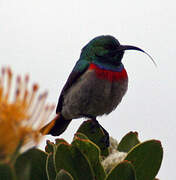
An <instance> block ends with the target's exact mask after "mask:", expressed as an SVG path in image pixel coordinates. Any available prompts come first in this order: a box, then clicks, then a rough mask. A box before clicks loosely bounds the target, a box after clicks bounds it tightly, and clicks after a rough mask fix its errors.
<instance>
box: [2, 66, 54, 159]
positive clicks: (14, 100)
mask: <svg viewBox="0 0 176 180" xmlns="http://www.w3.org/2000/svg"><path fill="white" fill-rule="evenodd" d="M12 77H13V75H12V72H11V70H10V68H2V71H1V75H0V159H4V158H7V157H9V156H10V155H12V154H13V153H14V152H15V151H16V149H17V148H18V147H19V145H20V147H21V146H23V147H24V145H26V144H28V143H31V142H32V143H34V144H38V143H39V140H40V139H41V137H42V135H41V134H40V129H41V127H43V126H44V124H45V123H46V121H47V120H48V118H49V116H50V114H51V113H52V111H53V109H54V106H53V105H47V104H46V103H45V101H46V98H47V92H44V93H43V94H39V95H38V96H37V91H38V85H37V84H33V86H32V88H31V90H29V89H28V82H29V76H25V78H24V79H22V78H21V77H20V76H18V77H17V78H16V87H15V88H13V87H12V85H13V81H12ZM12 91H13V92H14V93H13V92H12ZM51 127H52V125H51ZM51 127H49V129H46V132H45V133H47V131H49V130H50V128H51Z"/></svg>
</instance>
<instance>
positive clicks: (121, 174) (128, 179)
mask: <svg viewBox="0 0 176 180" xmlns="http://www.w3.org/2000/svg"><path fill="white" fill-rule="evenodd" d="M106 180H135V171H134V167H133V165H132V164H131V163H130V162H128V161H123V162H121V163H119V164H118V165H117V166H116V167H115V168H113V169H112V170H111V172H110V173H109V174H108V176H107V179H106Z"/></svg>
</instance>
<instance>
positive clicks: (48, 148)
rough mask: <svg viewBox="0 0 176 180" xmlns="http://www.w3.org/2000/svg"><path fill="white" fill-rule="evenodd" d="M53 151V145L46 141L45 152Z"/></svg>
mask: <svg viewBox="0 0 176 180" xmlns="http://www.w3.org/2000/svg"><path fill="white" fill-rule="evenodd" d="M54 150H55V144H54V143H53V142H51V141H49V140H47V141H46V147H45V151H46V152H47V153H53V152H54Z"/></svg>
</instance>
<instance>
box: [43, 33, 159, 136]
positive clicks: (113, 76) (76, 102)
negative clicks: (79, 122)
mask: <svg viewBox="0 0 176 180" xmlns="http://www.w3.org/2000/svg"><path fill="white" fill-rule="evenodd" d="M126 50H137V51H141V52H143V53H145V54H147V55H148V56H149V57H150V58H151V60H152V61H153V63H154V64H156V63H155V61H154V60H153V59H152V57H151V56H150V55H149V54H148V53H146V52H145V51H144V50H142V49H141V48H138V47H136V46H131V45H121V44H120V43H119V41H118V40H117V39H116V38H115V37H113V36H111V35H101V36H98V37H95V38H94V39H92V40H91V41H89V42H88V44H87V45H85V46H84V47H83V48H82V50H81V54H80V57H79V59H78V61H77V62H76V65H75V66H74V68H73V70H72V72H71V73H70V75H69V77H68V79H67V81H66V83H65V85H64V87H63V89H62V91H61V93H60V96H59V100H58V104H57V108H56V114H57V116H56V118H54V120H53V121H55V122H54V126H53V127H52V128H51V129H50V130H49V132H48V134H51V135H53V136H59V135H60V134H62V133H63V132H64V131H65V130H66V128H67V127H68V125H69V124H70V122H71V121H72V120H73V119H78V118H82V117H85V118H91V119H92V120H93V122H95V124H98V125H100V124H99V122H98V121H97V119H96V118H97V117H98V116H102V115H108V114H109V113H111V112H112V111H113V110H115V109H116V107H117V106H118V105H119V103H120V102H121V100H122V98H123V96H124V95H125V93H126V91H127V89H128V75H127V71H126V69H125V67H124V65H123V63H122V59H123V55H124V52H125V51H126ZM51 123H53V122H50V123H48V124H47V125H45V126H44V127H43V128H42V129H41V132H44V131H45V129H46V128H47V127H49V126H50V125H51ZM100 126H101V125H100ZM101 127H102V126H101ZM102 129H103V131H104V132H105V134H108V133H107V132H106V130H105V129H104V128H103V127H102Z"/></svg>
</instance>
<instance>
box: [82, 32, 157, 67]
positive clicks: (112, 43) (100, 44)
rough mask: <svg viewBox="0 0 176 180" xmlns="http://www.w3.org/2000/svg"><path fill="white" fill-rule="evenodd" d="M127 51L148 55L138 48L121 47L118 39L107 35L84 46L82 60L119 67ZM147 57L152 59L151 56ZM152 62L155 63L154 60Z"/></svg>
mask: <svg viewBox="0 0 176 180" xmlns="http://www.w3.org/2000/svg"><path fill="white" fill-rule="evenodd" d="M125 50H137V51H141V52H143V53H145V54H147V53H146V52H145V51H144V50H142V49H140V48H138V47H136V46H130V45H121V44H120V43H119V41H118V40H117V39H116V38H114V37H113V36H110V35H106V36H98V37H96V38H94V39H92V40H91V41H90V42H89V43H88V44H87V45H86V46H84V48H83V49H82V52H81V56H80V58H84V59H87V60H89V61H101V62H104V63H112V64H117V65H118V64H120V63H121V60H122V58H123V55H124V51H125ZM147 55H148V56H149V57H150V58H151V56H150V55H149V54H147ZM151 60H152V61H153V62H154V60H153V59H152V58H151ZM154 64H155V62H154Z"/></svg>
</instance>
